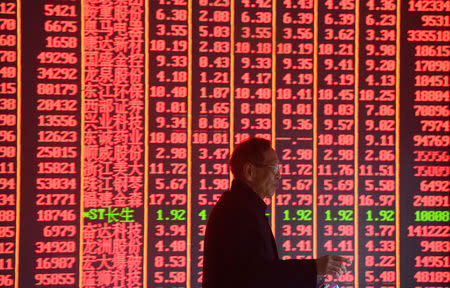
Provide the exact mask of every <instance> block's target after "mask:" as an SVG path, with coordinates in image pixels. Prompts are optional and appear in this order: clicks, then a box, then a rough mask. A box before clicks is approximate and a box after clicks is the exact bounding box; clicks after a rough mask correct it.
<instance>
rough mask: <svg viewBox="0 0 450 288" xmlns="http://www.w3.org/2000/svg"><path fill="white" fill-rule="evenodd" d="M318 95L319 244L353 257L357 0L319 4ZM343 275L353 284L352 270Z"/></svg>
mask: <svg viewBox="0 0 450 288" xmlns="http://www.w3.org/2000/svg"><path fill="white" fill-rule="evenodd" d="M318 10H319V14H318V21H319V24H318V27H319V30H318V52H317V53H318V59H317V61H318V62H317V67H318V68H317V69H318V79H317V82H318V87H319V88H320V89H318V94H317V97H318V98H317V121H318V123H317V152H316V153H317V177H318V178H317V186H318V187H317V189H318V196H317V205H318V209H317V210H318V211H317V218H318V222H317V227H318V229H317V231H318V235H317V236H318V241H317V247H318V250H319V253H318V254H319V255H324V254H338V255H342V256H347V258H348V259H350V260H352V261H354V253H355V242H354V238H355V233H358V227H355V225H354V224H355V222H354V221H355V211H354V190H355V184H354V173H355V172H354V169H355V167H354V160H355V151H354V143H355V136H354V133H355V118H354V117H355V116H354V112H355V105H354V98H355V96H354V95H355V91H354V85H355V75H354V73H355V2H354V1H353V0H340V1H336V0H327V1H325V2H322V3H319V7H318ZM348 268H349V269H348V271H347V272H346V273H345V274H343V275H341V276H340V277H339V279H338V280H339V282H342V283H340V286H341V287H347V288H352V287H354V283H353V282H354V280H355V274H354V270H353V269H351V268H350V267H348Z"/></svg>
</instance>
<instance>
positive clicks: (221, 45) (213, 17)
mask: <svg viewBox="0 0 450 288" xmlns="http://www.w3.org/2000/svg"><path fill="white" fill-rule="evenodd" d="M230 6H231V5H230V2H229V1H228V0H225V1H209V0H201V1H193V8H192V11H193V13H192V23H193V35H194V37H193V43H192V47H193V51H192V69H193V71H195V73H193V76H192V204H193V205H192V226H191V227H192V228H191V233H192V241H191V243H192V244H191V245H192V246H191V247H192V248H191V251H192V252H191V257H190V258H191V259H190V260H191V270H190V271H188V273H191V283H188V285H189V284H191V285H192V287H199V286H200V285H201V283H202V279H203V278H202V268H203V248H204V242H203V238H204V235H205V229H206V221H207V219H208V215H209V213H210V212H211V210H212V207H213V206H214V204H215V203H216V202H217V200H218V199H219V198H220V196H221V194H222V193H223V192H224V191H225V190H227V189H229V186H230V180H229V179H230V178H229V169H228V159H229V156H230V97H231V94H230V67H231V55H230V53H231V45H233V43H231V40H230V38H231V11H230ZM231 137H232V136H231Z"/></svg>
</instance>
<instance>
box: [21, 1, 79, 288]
mask: <svg viewBox="0 0 450 288" xmlns="http://www.w3.org/2000/svg"><path fill="white" fill-rule="evenodd" d="M22 20H23V26H22V27H23V28H24V30H23V35H24V38H23V39H27V40H26V41H25V42H23V46H22V48H23V55H24V63H27V69H26V70H23V71H24V73H23V79H24V82H23V86H22V89H23V92H24V94H23V95H27V97H26V98H24V99H23V101H22V107H23V115H26V116H25V117H23V119H22V120H23V124H24V125H23V126H22V127H23V129H22V131H23V133H22V135H23V137H26V138H25V139H26V141H23V142H22V151H24V152H25V151H26V152H25V153H24V154H23V158H22V159H23V160H22V161H23V162H24V163H27V165H23V166H22V171H21V176H22V177H21V178H22V183H21V185H22V191H23V197H22V199H23V200H22V201H21V202H22V203H21V208H22V209H23V210H22V211H23V214H22V215H21V219H22V221H21V222H22V227H23V228H22V230H21V240H22V241H21V243H22V244H21V249H20V250H21V258H20V265H21V271H23V273H24V274H22V275H28V277H21V282H20V284H21V286H23V287H34V286H40V287H47V286H54V285H58V286H59V287H76V286H77V284H78V283H77V281H78V278H79V276H78V275H79V274H78V272H79V271H78V263H79V257H78V256H79V221H80V219H79V191H80V177H79V175H80V164H79V163H80V158H79V157H80V148H79V146H80V135H81V134H80V104H81V101H80V93H81V89H80V75H81V71H80V62H81V61H80V59H81V58H80V45H81V44H80V5H79V4H76V3H66V4H59V2H58V1H51V0H48V1H41V2H33V3H27V7H26V9H22ZM36 29H38V30H39V31H40V32H39V33H36ZM25 213H26V214H25Z"/></svg>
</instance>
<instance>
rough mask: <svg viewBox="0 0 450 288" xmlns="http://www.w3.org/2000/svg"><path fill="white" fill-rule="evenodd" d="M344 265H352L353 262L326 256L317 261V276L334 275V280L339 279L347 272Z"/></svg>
mask: <svg viewBox="0 0 450 288" xmlns="http://www.w3.org/2000/svg"><path fill="white" fill-rule="evenodd" d="M344 263H347V264H351V263H352V262H351V261H350V260H348V259H347V258H344V257H341V256H336V255H325V256H322V257H320V258H319V259H316V266H317V275H326V274H329V275H332V276H333V277H334V278H339V276H341V275H342V274H344V273H345V272H346V271H347V267H345V265H344Z"/></svg>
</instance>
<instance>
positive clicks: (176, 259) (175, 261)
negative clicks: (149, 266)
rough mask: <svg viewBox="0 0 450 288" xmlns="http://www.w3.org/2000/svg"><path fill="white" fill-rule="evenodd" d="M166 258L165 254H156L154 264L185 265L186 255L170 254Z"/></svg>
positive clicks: (163, 265) (158, 265) (156, 265)
mask: <svg viewBox="0 0 450 288" xmlns="http://www.w3.org/2000/svg"><path fill="white" fill-rule="evenodd" d="M167 258H168V259H167V260H166V259H165V257H164V256H155V258H154V265H155V267H157V268H160V267H185V266H186V256H168V257H167Z"/></svg>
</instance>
